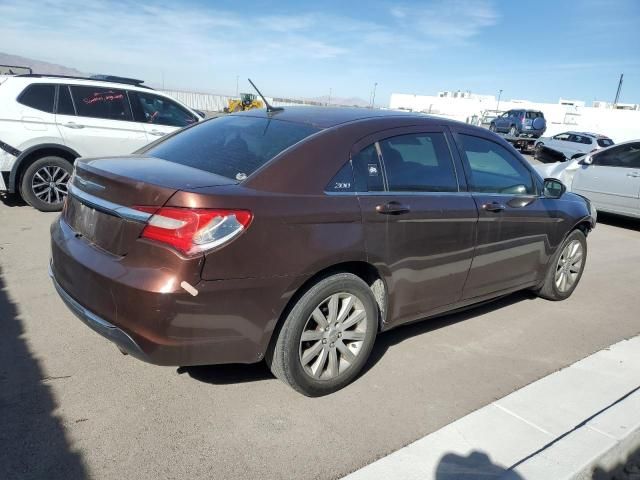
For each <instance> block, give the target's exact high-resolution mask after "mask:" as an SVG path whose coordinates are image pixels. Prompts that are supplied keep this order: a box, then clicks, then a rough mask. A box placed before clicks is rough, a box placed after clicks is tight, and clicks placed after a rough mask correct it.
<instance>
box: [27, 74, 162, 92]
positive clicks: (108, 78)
mask: <svg viewBox="0 0 640 480" xmlns="http://www.w3.org/2000/svg"><path fill="white" fill-rule="evenodd" d="M17 76H18V77H31V78H47V77H51V78H69V79H73V80H94V81H97V82H109V83H123V84H126V85H135V86H136V87H140V88H148V89H149V90H153V88H151V87H149V86H148V85H143V83H144V80H137V79H135V78H127V77H116V76H115V75H91V76H90V77H81V76H77V75H53V74H47V73H24V74H21V75H17Z"/></svg>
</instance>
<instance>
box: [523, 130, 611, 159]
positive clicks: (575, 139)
mask: <svg viewBox="0 0 640 480" xmlns="http://www.w3.org/2000/svg"><path fill="white" fill-rule="evenodd" d="M611 145H613V140H611V139H610V138H609V137H605V136H604V135H598V134H597V133H588V132H563V133H559V134H558V135H554V136H553V137H540V138H539V139H538V140H536V143H535V157H536V158H538V157H540V159H541V160H544V158H542V157H543V156H545V154H546V156H549V153H552V152H557V153H561V154H562V155H564V158H566V159H572V158H577V157H581V156H582V155H585V154H587V153H589V152H593V151H595V150H600V149H601V148H607V147H610V146H611ZM546 150H552V152H548V151H546ZM559 157H560V158H562V157H561V156H559Z"/></svg>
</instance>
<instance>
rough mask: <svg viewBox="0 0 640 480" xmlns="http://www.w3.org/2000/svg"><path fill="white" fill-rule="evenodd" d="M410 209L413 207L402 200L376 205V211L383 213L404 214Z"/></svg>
mask: <svg viewBox="0 0 640 480" xmlns="http://www.w3.org/2000/svg"><path fill="white" fill-rule="evenodd" d="M410 211H411V209H410V208H409V206H408V205H403V204H402V203H400V202H388V203H385V204H382V205H378V206H376V212H378V213H382V214H383V215H402V214H404V213H409V212H410Z"/></svg>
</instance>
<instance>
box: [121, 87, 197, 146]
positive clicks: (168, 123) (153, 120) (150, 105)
mask: <svg viewBox="0 0 640 480" xmlns="http://www.w3.org/2000/svg"><path fill="white" fill-rule="evenodd" d="M128 93H129V99H130V101H131V108H132V111H133V118H134V119H135V121H136V122H139V123H141V124H142V125H143V126H144V129H145V131H146V132H147V136H148V137H149V138H150V139H152V140H155V139H156V138H158V137H162V136H164V135H166V134H168V133H171V132H173V131H175V130H177V129H178V128H182V127H186V126H187V125H191V124H192V123H195V122H197V121H198V119H197V118H196V116H195V115H193V114H192V113H191V112H189V111H188V110H187V109H186V108H184V107H182V106H181V105H180V104H178V103H177V102H174V101H173V100H170V99H168V98H166V97H163V96H160V95H155V94H153V93H150V92H139V91H133V90H130V91H129V92H128Z"/></svg>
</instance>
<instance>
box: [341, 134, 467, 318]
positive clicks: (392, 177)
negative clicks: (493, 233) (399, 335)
mask: <svg viewBox="0 0 640 480" xmlns="http://www.w3.org/2000/svg"><path fill="white" fill-rule="evenodd" d="M450 145H451V138H450V136H449V135H448V134H446V133H445V132H444V130H442V129H430V130H428V131H424V130H420V129H417V128H411V129H401V130H400V129H396V130H395V131H394V133H393V134H390V133H386V134H384V133H383V134H379V135H378V136H377V138H369V139H367V140H366V141H363V142H360V144H359V145H358V146H356V151H355V153H354V154H353V155H352V159H353V165H354V171H355V178H356V185H357V190H358V191H359V192H360V193H359V201H360V205H361V209H362V216H363V222H364V224H365V232H366V237H365V238H366V240H365V241H366V250H367V256H368V258H369V261H370V262H371V263H373V264H374V265H376V266H377V267H378V269H379V271H380V272H382V273H383V275H384V277H385V282H386V284H387V289H388V292H389V299H390V302H389V305H388V314H387V320H391V321H392V322H397V323H402V322H405V321H411V320H415V319H418V318H421V317H424V316H426V315H427V314H429V313H430V312H433V311H434V310H436V309H438V307H442V306H444V305H449V304H452V303H455V302H457V301H458V300H459V299H460V297H461V294H462V289H463V286H464V282H465V279H466V277H467V273H468V271H469V267H470V265H471V259H472V255H473V243H474V236H475V227H476V222H477V216H478V214H477V210H476V205H475V203H474V201H473V199H472V198H471V195H470V194H468V193H466V192H463V191H460V189H459V185H458V180H457V177H458V174H461V172H457V169H456V165H455V163H454V159H453V157H452V154H451V150H450ZM458 168H461V167H458Z"/></svg>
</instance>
